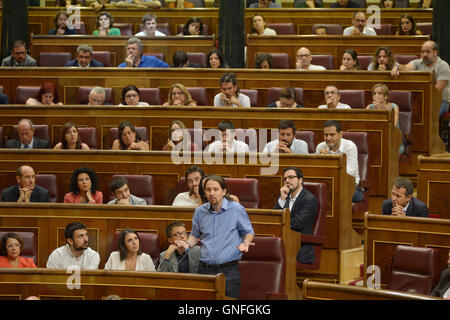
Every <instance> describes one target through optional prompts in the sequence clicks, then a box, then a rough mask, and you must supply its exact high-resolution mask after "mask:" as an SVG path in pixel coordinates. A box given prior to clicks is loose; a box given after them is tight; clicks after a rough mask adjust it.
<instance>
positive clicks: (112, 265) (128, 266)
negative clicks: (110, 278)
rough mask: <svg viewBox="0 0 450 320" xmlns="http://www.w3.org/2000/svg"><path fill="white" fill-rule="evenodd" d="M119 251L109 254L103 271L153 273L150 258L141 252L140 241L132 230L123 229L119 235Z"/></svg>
mask: <svg viewBox="0 0 450 320" xmlns="http://www.w3.org/2000/svg"><path fill="white" fill-rule="evenodd" d="M118 242H119V251H113V252H111V254H110V256H109V258H108V261H107V262H106V264H105V270H125V271H155V265H154V264H153V261H152V258H151V257H150V256H149V255H148V254H146V253H143V252H142V251H141V245H140V240H139V236H138V234H137V232H135V231H134V230H133V229H130V228H126V229H123V230H122V232H120V234H119V240H118Z"/></svg>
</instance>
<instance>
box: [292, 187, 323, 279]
mask: <svg viewBox="0 0 450 320" xmlns="http://www.w3.org/2000/svg"><path fill="white" fill-rule="evenodd" d="M303 186H304V187H305V188H306V189H307V190H308V191H309V192H311V193H312V194H313V195H315V196H316V198H317V202H318V207H317V216H316V221H315V222H314V228H313V234H312V235H311V234H302V235H301V245H303V244H312V245H314V254H315V261H314V263H312V264H306V263H301V262H300V261H298V260H297V269H309V270H317V269H319V268H320V258H321V256H322V246H323V244H324V243H325V241H326V238H327V236H326V233H325V219H326V213H327V207H328V203H327V186H326V184H325V183H321V182H303Z"/></svg>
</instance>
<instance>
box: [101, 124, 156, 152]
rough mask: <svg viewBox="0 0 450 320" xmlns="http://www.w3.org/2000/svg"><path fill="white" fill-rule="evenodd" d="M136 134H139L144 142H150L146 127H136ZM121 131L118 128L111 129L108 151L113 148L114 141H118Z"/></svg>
mask: <svg viewBox="0 0 450 320" xmlns="http://www.w3.org/2000/svg"><path fill="white" fill-rule="evenodd" d="M135 128H136V132H137V133H139V136H140V137H141V139H142V140H144V141H149V136H148V131H147V128H146V127H135ZM118 132H119V129H118V128H117V127H116V128H109V135H108V144H107V145H108V149H111V148H112V145H113V143H114V140H116V139H117V136H118Z"/></svg>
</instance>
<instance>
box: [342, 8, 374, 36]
mask: <svg viewBox="0 0 450 320" xmlns="http://www.w3.org/2000/svg"><path fill="white" fill-rule="evenodd" d="M352 24H353V26H350V27H347V28H345V29H344V33H343V35H344V36H376V35H377V33H376V31H375V29H373V28H371V27H367V26H366V24H367V17H366V14H365V13H364V12H362V11H358V12H356V13H355V14H354V15H353V18H352Z"/></svg>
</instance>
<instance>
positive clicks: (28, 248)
mask: <svg viewBox="0 0 450 320" xmlns="http://www.w3.org/2000/svg"><path fill="white" fill-rule="evenodd" d="M5 233H15V234H17V235H19V236H21V237H22V239H23V248H21V250H20V255H21V256H22V257H25V258H31V259H33V260H34V264H35V265H36V266H37V265H38V249H37V248H38V237H37V236H36V235H35V234H34V233H33V232H31V231H15V230H1V231H0V239H1V238H3V236H4V235H5Z"/></svg>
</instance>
